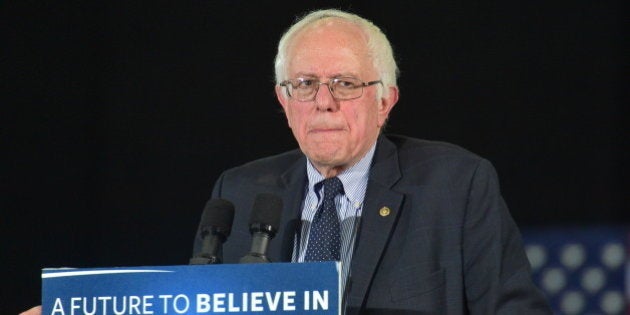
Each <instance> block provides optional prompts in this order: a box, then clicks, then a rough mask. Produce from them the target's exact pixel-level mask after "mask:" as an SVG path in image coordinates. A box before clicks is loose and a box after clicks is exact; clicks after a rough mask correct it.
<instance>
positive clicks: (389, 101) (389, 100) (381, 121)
mask: <svg viewBox="0 0 630 315" xmlns="http://www.w3.org/2000/svg"><path fill="white" fill-rule="evenodd" d="M388 89H389V94H388V95H387V96H383V97H381V99H380V102H379V104H378V127H379V128H380V127H383V126H384V125H385V122H386V121H387V117H389V113H390V112H391V111H392V108H394V105H396V103H398V87H395V86H390V87H388ZM383 94H384V93H383Z"/></svg>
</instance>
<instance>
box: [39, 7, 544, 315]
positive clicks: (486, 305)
mask: <svg viewBox="0 0 630 315" xmlns="http://www.w3.org/2000/svg"><path fill="white" fill-rule="evenodd" d="M275 67H276V80H277V85H276V87H275V90H276V95H277V97H278V101H279V102H280V104H281V106H282V108H283V109H284V112H285V114H286V118H287V121H288V125H289V127H290V128H291V130H292V132H293V135H294V136H295V138H296V139H297V142H298V144H299V146H300V149H299V150H294V151H290V152H286V153H283V154H280V155H276V156H272V157H268V158H265V159H261V160H257V161H254V162H251V163H248V164H245V165H243V166H240V167H237V168H234V169H231V170H228V171H226V172H224V173H223V174H222V175H221V177H220V178H219V179H218V181H217V182H216V185H215V187H214V190H213V193H212V197H213V198H224V199H227V200H230V201H232V202H234V203H235V205H236V209H237V212H236V215H235V223H234V228H233V231H232V235H231V236H230V239H229V240H228V241H227V243H226V244H225V246H224V252H223V255H224V261H225V262H227V263H236V262H238V260H239V258H240V257H242V256H243V255H244V254H245V253H247V252H248V249H249V244H250V242H251V237H250V233H249V231H248V225H247V221H248V219H249V217H250V215H249V213H247V209H251V207H252V204H253V202H254V198H255V195H256V194H258V193H273V194H276V195H278V196H280V197H281V198H282V199H283V204H284V209H283V216H282V220H281V222H282V223H281V226H280V230H281V231H280V233H279V234H278V236H277V237H276V240H274V241H273V242H272V243H271V246H270V248H269V250H268V257H269V258H270V259H271V260H272V261H293V262H303V261H322V260H340V261H342V263H343V264H342V266H343V268H342V279H343V283H344V284H345V285H344V290H345V305H346V309H345V311H346V313H347V314H374V313H381V314H407V313H409V314H550V313H551V311H550V310H549V308H548V306H547V303H546V301H545V299H544V297H543V296H542V295H541V293H540V292H539V291H538V290H537V288H536V287H535V286H534V285H533V284H532V282H531V279H530V269H529V264H528V261H527V259H526V256H525V254H524V251H523V248H522V244H521V240H520V235H519V232H518V229H517V227H516V225H515V224H514V222H513V220H512V218H511V217H510V214H509V212H508V209H507V207H506V205H505V203H504V201H503V199H502V197H501V195H500V192H499V185H498V182H497V177H496V174H495V171H494V169H493V168H492V166H491V165H490V163H488V162H487V161H486V160H484V159H482V158H480V157H478V156H476V155H474V154H471V153H469V152H467V151H465V150H463V149H461V148H459V147H457V146H454V145H450V144H446V143H439V142H431V141H425V140H417V139H411V138H406V137H401V136H385V135H383V134H381V130H382V128H383V126H384V125H385V123H386V121H387V118H388V116H389V113H390V111H391V110H392V108H393V107H394V105H395V104H396V103H397V101H398V88H397V86H396V74H397V67H396V63H395V61H394V58H393V54H392V49H391V46H390V44H389V42H388V40H387V38H386V37H385V35H384V34H383V33H382V32H381V31H380V30H379V29H378V27H376V26H375V25H373V24H372V23H371V22H369V21H367V20H365V19H363V18H361V17H359V16H356V15H353V14H349V13H346V12H342V11H338V10H322V11H316V12H313V13H311V14H309V15H307V16H305V17H304V18H302V19H301V20H300V21H298V22H297V23H296V24H294V25H293V26H292V27H291V28H290V29H289V30H288V31H287V32H286V33H285V34H284V35H283V37H282V39H281V40H280V43H279V46H278V54H277V57H276V64H275ZM199 250H200V236H199V233H198V235H197V238H196V240H195V249H194V251H195V252H198V251H199ZM37 311H38V310H34V313H36V312H37Z"/></svg>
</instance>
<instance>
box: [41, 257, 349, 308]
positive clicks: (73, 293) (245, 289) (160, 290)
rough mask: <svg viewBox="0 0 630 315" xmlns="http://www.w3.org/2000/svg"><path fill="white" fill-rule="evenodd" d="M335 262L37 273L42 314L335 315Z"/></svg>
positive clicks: (338, 297)
mask: <svg viewBox="0 0 630 315" xmlns="http://www.w3.org/2000/svg"><path fill="white" fill-rule="evenodd" d="M340 267H341V263H339V262H320V263H299V264H298V263H272V264H242V265H232V264H224V265H190V266H152V267H128V268H127V267H116V268H81V269H74V268H59V269H50V268H46V269H43V270H42V314H43V315H111V314H114V315H132V314H134V315H135V314H142V315H144V314H151V315H155V314H178V315H179V314H317V315H319V314H336V315H338V314H341V290H340V286H341V282H340V279H341V278H340V270H341V269H340Z"/></svg>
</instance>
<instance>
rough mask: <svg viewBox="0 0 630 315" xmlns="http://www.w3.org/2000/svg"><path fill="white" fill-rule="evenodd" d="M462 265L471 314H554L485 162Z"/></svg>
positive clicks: (473, 188)
mask: <svg viewBox="0 0 630 315" xmlns="http://www.w3.org/2000/svg"><path fill="white" fill-rule="evenodd" d="M463 259H464V282H465V283H464V284H465V290H466V302H467V306H468V309H469V311H470V313H471V314H551V309H550V308H549V306H548V303H547V301H546V299H545V297H544V296H543V295H542V293H541V292H540V291H539V290H538V288H537V287H536V286H535V285H534V283H533V282H532V280H531V271H530V266H529V262H528V260H527V257H526V255H525V251H524V250H523V244H522V240H521V236H520V233H519V231H518V228H517V226H516V224H515V223H514V220H513V219H512V217H511V215H510V213H509V211H508V208H507V206H506V204H505V201H504V200H503V198H502V197H501V193H500V190H499V183H498V178H497V175H496V172H495V170H494V168H493V167H492V165H491V164H490V163H489V162H487V161H486V160H480V163H479V164H478V165H477V169H476V171H475V173H474V175H473V177H472V179H471V183H470V187H469V195H468V205H467V208H466V216H465V223H464V231H463Z"/></svg>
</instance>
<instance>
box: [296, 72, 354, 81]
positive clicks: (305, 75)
mask: <svg viewBox="0 0 630 315" xmlns="http://www.w3.org/2000/svg"><path fill="white" fill-rule="evenodd" d="M295 75H296V78H319V76H318V75H317V74H315V73H312V72H298V73H296V74H295ZM341 77H350V78H358V77H359V76H358V75H357V74H356V73H355V72H343V73H341V72H338V73H334V74H332V75H330V76H329V77H328V79H332V78H341Z"/></svg>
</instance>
